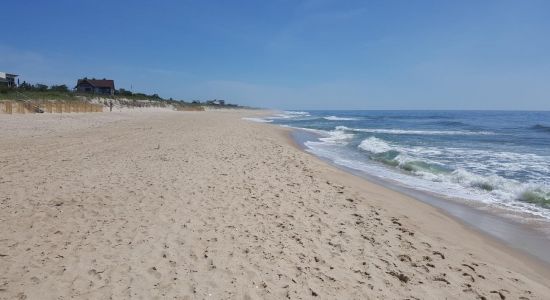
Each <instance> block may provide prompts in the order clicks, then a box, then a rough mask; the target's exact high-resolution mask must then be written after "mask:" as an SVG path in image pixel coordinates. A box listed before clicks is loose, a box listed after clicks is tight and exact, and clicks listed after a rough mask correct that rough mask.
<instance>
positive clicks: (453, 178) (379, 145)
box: [305, 128, 550, 219]
mask: <svg viewBox="0 0 550 300" xmlns="http://www.w3.org/2000/svg"><path fill="white" fill-rule="evenodd" d="M339 129H340V130H334V131H330V132H326V131H325V134H329V135H330V134H332V136H331V138H325V139H320V141H319V142H307V143H306V144H305V145H306V147H308V149H309V151H310V152H312V153H314V154H316V155H319V156H322V157H325V158H328V159H330V160H332V161H333V162H334V163H336V164H340V165H343V166H346V167H349V168H352V169H356V170H360V171H363V172H366V173H368V174H370V175H373V176H376V177H380V178H384V179H388V180H392V181H396V182H398V183H399V184H402V185H404V186H408V187H411V188H414V189H419V190H424V191H429V192H432V193H436V194H439V195H441V196H443V197H449V198H461V199H467V200H474V201H479V202H482V203H486V204H488V205H499V206H501V207H506V208H509V209H512V210H516V211H521V212H525V213H529V214H532V215H535V216H539V217H544V218H547V219H550V211H549V210H548V209H545V208H543V207H541V206H540V203H539V205H535V203H534V202H540V201H548V199H550V182H546V181H544V180H542V181H539V182H537V180H536V179H534V178H533V180H531V181H528V182H524V183H522V182H519V181H517V180H514V179H509V178H504V177H502V176H499V175H497V174H494V173H493V174H492V173H490V172H489V171H490V170H487V167H484V168H482V169H481V171H482V172H481V174H484V175H480V174H476V173H474V172H473V171H468V170H466V169H464V168H456V169H454V170H452V169H446V166H445V165H443V164H441V161H439V158H440V156H442V157H449V158H452V157H454V156H456V155H466V154H468V151H470V152H472V153H470V154H468V155H467V156H472V159H471V160H474V159H475V158H476V157H475V156H478V159H482V161H479V162H477V163H478V164H480V165H484V164H488V165H489V166H490V165H491V164H495V165H497V164H499V163H501V164H502V163H506V161H507V160H514V161H515V162H514V163H516V164H518V162H526V159H527V162H528V163H529V164H530V163H534V162H546V165H548V162H549V161H550V160H549V158H548V157H542V156H537V155H534V154H521V153H510V152H496V151H485V150H475V151H472V150H470V149H460V148H449V149H445V148H435V147H402V146H400V145H398V144H394V143H390V142H388V141H385V140H383V139H381V138H377V137H368V138H366V139H364V140H363V141H361V143H360V144H359V145H358V148H360V149H362V150H364V151H368V152H369V153H372V155H375V156H373V159H374V160H376V158H377V157H378V156H379V155H383V154H384V153H386V152H388V151H392V150H393V151H396V153H397V154H394V155H390V156H388V157H386V156H382V159H385V162H386V164H376V163H372V162H370V163H369V161H362V160H358V159H350V157H351V156H350V153H347V152H344V151H351V149H347V150H346V148H341V147H334V146H335V145H342V144H347V143H348V142H349V140H350V139H351V137H350V136H347V135H346V134H345V132H346V131H345V130H342V128H339ZM348 132H349V131H348ZM337 141H339V142H337ZM432 157H436V158H438V160H437V161H436V160H433V159H432ZM464 160H466V161H467V163H466V165H467V166H468V167H469V168H470V169H472V170H474V171H475V170H476V168H473V167H472V165H475V163H470V162H469V160H468V159H464V158H463V159H461V161H462V163H464ZM388 161H390V163H388ZM391 161H393V162H394V163H391ZM482 162H483V164H482ZM487 162H489V163H487ZM392 166H393V167H392ZM494 168H495V169H496V167H494ZM501 168H502V166H500V169H501ZM520 170H523V169H520ZM542 171H547V170H546V167H543V170H542ZM544 199H547V200H544ZM546 205H548V204H546Z"/></svg>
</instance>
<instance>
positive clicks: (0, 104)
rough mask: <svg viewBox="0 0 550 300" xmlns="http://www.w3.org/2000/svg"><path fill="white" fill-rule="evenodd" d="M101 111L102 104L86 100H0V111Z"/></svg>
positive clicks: (8, 112)
mask: <svg viewBox="0 0 550 300" xmlns="http://www.w3.org/2000/svg"><path fill="white" fill-rule="evenodd" d="M89 112H103V105H102V104H92V103H88V102H76V101H73V102H57V101H56V102H52V101H44V102H33V101H0V113H5V114H14V113H18V114H26V113H89Z"/></svg>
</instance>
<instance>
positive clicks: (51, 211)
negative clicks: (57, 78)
mask: <svg viewBox="0 0 550 300" xmlns="http://www.w3.org/2000/svg"><path fill="white" fill-rule="evenodd" d="M245 114H246V115H250V114H253V113H252V112H221V111H218V112H214V111H211V112H203V113H192V112H185V113H184V112H139V113H128V112H122V113H103V114H78V115H77V114H73V115H66V114H65V115H62V116H60V115H22V116H15V115H14V116H8V115H3V116H2V115H0V298H1V299H69V298H76V299H109V298H111V299H126V298H132V299H262V298H265V299H285V298H290V299H381V298H385V299H406V298H408V299H444V298H448V299H476V298H477V299H544V298H548V297H550V288H549V285H550V283H549V282H550V276H549V274H550V273H549V272H548V269H547V267H546V266H544V265H542V264H537V262H536V261H534V260H532V259H531V258H529V257H526V256H523V255H521V254H518V253H516V252H513V251H511V250H507V249H506V248H505V247H503V246H502V245H501V244H500V243H497V242H495V241H492V240H491V239H488V238H486V237H484V236H482V235H480V234H478V233H476V232H474V231H472V230H470V229H468V228H465V227H464V226H462V225H461V224H460V223H458V222H456V221H455V220H454V219H452V218H449V217H447V216H446V215H444V214H443V213H441V212H439V211H438V210H436V209H434V208H432V207H430V206H428V205H426V204H423V203H421V202H418V201H416V200H414V199H411V198H408V197H406V196H403V195H401V194H399V193H397V192H393V191H390V190H388V189H386V188H384V187H381V186H378V185H375V184H372V183H370V182H367V181H365V180H363V179H361V178H358V177H355V176H353V175H349V174H346V173H344V172H342V171H340V170H337V169H335V168H333V167H331V166H328V165H327V164H325V163H323V162H322V161H320V160H318V159H316V158H315V157H313V156H311V155H309V154H307V153H304V152H302V151H300V150H299V149H297V148H296V147H294V146H293V145H292V144H291V142H290V141H289V139H288V132H287V131H286V130H284V129H281V128H277V127H275V126H271V125H267V124H256V123H252V122H248V121H245V120H241V117H242V116H243V115H245Z"/></svg>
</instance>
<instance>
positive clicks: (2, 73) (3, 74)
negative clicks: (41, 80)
mask: <svg viewBox="0 0 550 300" xmlns="http://www.w3.org/2000/svg"><path fill="white" fill-rule="evenodd" d="M17 76H19V75H15V74H10V73H6V72H0V78H3V79H6V78H8V77H12V78H15V77H17Z"/></svg>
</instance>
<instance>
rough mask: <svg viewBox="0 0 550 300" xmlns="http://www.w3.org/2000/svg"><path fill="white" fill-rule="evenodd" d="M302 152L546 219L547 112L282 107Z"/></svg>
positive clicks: (281, 120)
mask: <svg viewBox="0 0 550 300" xmlns="http://www.w3.org/2000/svg"><path fill="white" fill-rule="evenodd" d="M254 120H255V121H261V122H270V123H274V124H279V125H282V126H289V127H292V128H298V129H301V130H305V131H306V132H308V133H311V134H309V135H307V136H308V138H307V140H306V141H304V145H305V147H306V150H307V151H309V152H311V153H313V154H315V155H318V156H320V157H322V158H324V159H328V160H329V161H331V162H333V163H335V164H338V165H342V166H345V167H347V168H350V169H354V170H357V171H360V172H364V173H366V174H369V175H371V176H376V177H379V178H381V179H385V180H391V181H392V182H396V183H398V184H400V185H403V186H406V187H409V188H414V189H417V190H421V191H426V192H429V193H433V194H436V195H438V196H441V197H445V198H453V199H455V200H459V201H461V200H462V201H474V202H480V203H484V204H486V205H489V206H495V207H499V208H503V209H505V210H510V211H516V212H521V213H522V215H532V216H534V217H540V218H545V219H549V220H550V112H519V111H518V112H510V111H285V112H281V113H279V114H276V115H274V116H271V117H267V118H263V119H254Z"/></svg>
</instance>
